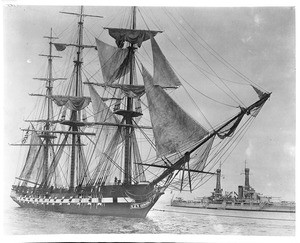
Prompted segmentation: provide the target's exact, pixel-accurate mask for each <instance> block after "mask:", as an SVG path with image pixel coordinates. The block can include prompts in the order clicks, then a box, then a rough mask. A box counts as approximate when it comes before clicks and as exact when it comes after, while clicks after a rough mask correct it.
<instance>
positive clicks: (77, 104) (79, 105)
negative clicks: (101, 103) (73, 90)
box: [51, 95, 91, 111]
mask: <svg viewBox="0 0 300 243" xmlns="http://www.w3.org/2000/svg"><path fill="white" fill-rule="evenodd" d="M51 99H52V100H53V102H54V103H55V104H56V105H58V106H65V107H67V108H68V109H70V110H75V111H80V110H82V109H84V108H85V107H87V106H88V105H89V103H90V102H91V98H90V97H76V96H64V95H53V96H51Z"/></svg>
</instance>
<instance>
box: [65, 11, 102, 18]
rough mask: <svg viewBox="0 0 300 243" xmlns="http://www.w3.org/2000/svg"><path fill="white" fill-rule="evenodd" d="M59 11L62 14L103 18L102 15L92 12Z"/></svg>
mask: <svg viewBox="0 0 300 243" xmlns="http://www.w3.org/2000/svg"><path fill="white" fill-rule="evenodd" d="M60 13H62V14H70V15H76V16H81V17H93V18H103V16H100V15H92V14H81V13H73V12H63V11H61V12H60Z"/></svg>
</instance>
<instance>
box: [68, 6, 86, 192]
mask: <svg viewBox="0 0 300 243" xmlns="http://www.w3.org/2000/svg"><path fill="white" fill-rule="evenodd" d="M82 32H83V6H81V7H80V15H79V21H78V41H77V44H78V47H77V56H76V60H75V61H74V68H75V97H80V96H82V82H81V65H82V60H81V55H82V52H81V51H82V48H83V46H82V42H83V35H82ZM79 119H80V111H76V110H72V114H71V119H70V120H71V121H73V122H74V123H73V124H72V131H73V132H78V126H77V121H79ZM76 139H77V140H76ZM76 142H79V143H80V136H79V135H77V134H72V152H71V168H70V191H72V190H74V178H75V160H76Z"/></svg>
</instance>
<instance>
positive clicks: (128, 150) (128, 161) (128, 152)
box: [124, 7, 136, 185]
mask: <svg viewBox="0 0 300 243" xmlns="http://www.w3.org/2000/svg"><path fill="white" fill-rule="evenodd" d="M132 29H133V30H134V29H136V7H133V15H132ZM128 49H129V58H130V66H129V68H130V70H129V72H130V73H129V85H133V65H134V63H135V56H134V55H135V54H134V51H135V49H136V48H135V47H134V44H133V43H131V44H130V46H129V47H128ZM132 108H133V99H132V98H131V97H130V96H128V97H127V113H126V114H127V115H126V116H125V120H126V124H128V125H132V116H131V115H130V114H133V113H132ZM133 129H134V128H133V127H126V128H125V154H124V156H125V158H124V163H125V164H124V184H126V185H130V184H131V181H132V176H131V173H132V172H131V168H132V146H131V144H132V142H131V134H132V132H133Z"/></svg>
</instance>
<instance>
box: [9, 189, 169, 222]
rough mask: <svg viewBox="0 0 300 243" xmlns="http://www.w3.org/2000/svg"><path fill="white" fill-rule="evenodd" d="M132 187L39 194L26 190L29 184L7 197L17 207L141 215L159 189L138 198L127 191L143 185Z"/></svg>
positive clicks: (146, 209)
mask: <svg viewBox="0 0 300 243" xmlns="http://www.w3.org/2000/svg"><path fill="white" fill-rule="evenodd" d="M133 187H134V188H125V189H124V187H122V186H119V185H116V186H106V187H105V188H104V190H103V189H102V193H103V191H104V192H105V193H104V194H102V193H101V194H99V193H92V194H87V193H69V192H65V193H55V192H53V193H44V194H40V195H39V194H37V193H34V194H32V193H30V192H31V190H32V189H33V188H29V187H26V188H22V189H21V188H18V189H13V190H12V193H11V198H12V200H13V201H15V202H16V203H17V204H18V205H19V206H20V207H24V208H35V209H39V210H45V211H53V212H60V213H70V214H84V215H98V216H115V217H132V218H145V217H146V215H147V213H148V212H149V211H150V210H151V208H152V207H153V206H154V204H155V203H156V202H157V200H158V199H159V198H160V196H161V195H162V194H163V192H161V191H159V190H156V191H155V192H153V191H152V192H150V195H149V197H148V198H144V199H142V198H140V199H139V198H138V196H136V198H135V199H134V198H133V197H130V196H128V194H132V193H133V192H138V191H139V190H142V189H145V186H133ZM132 189H133V190H132ZM145 190H147V189H145ZM24 191H26V193H24ZM27 191H29V193H27Z"/></svg>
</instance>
